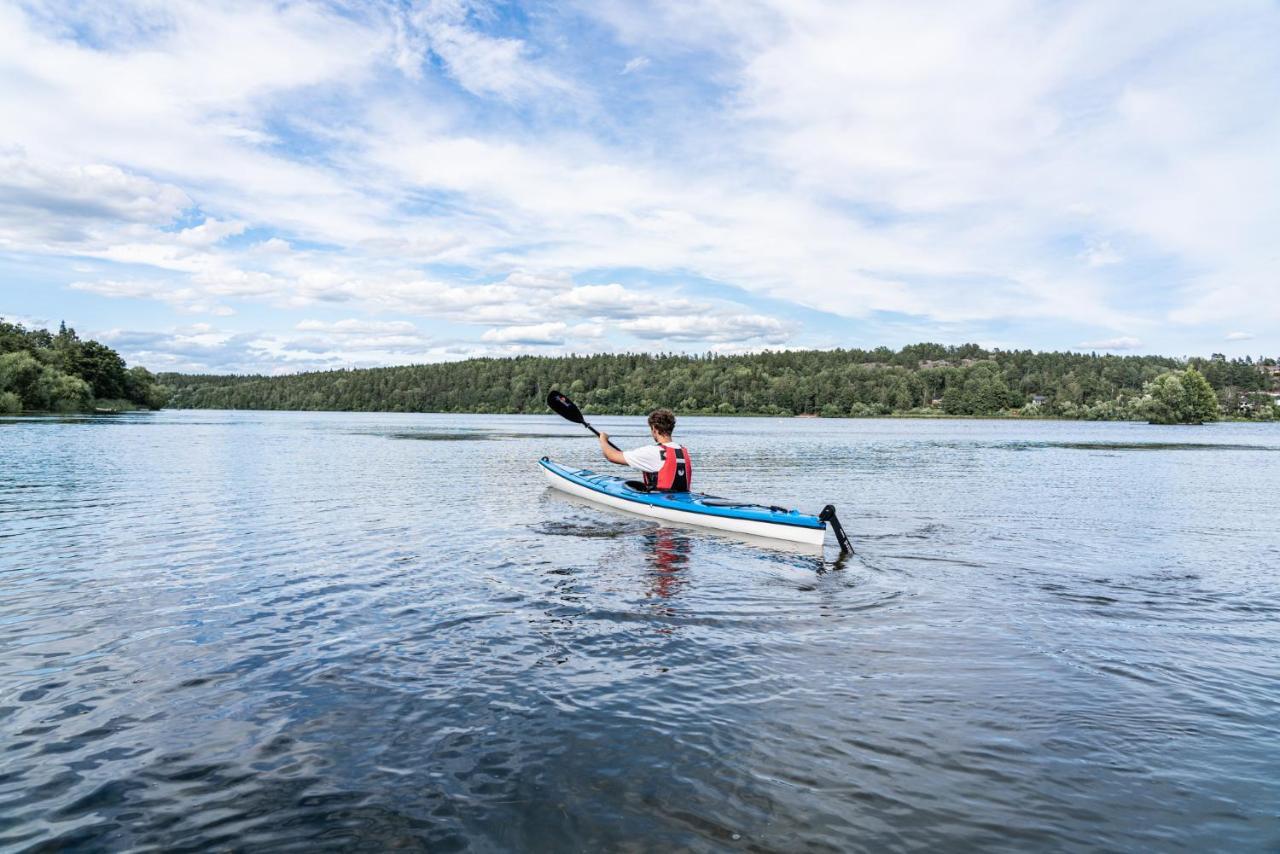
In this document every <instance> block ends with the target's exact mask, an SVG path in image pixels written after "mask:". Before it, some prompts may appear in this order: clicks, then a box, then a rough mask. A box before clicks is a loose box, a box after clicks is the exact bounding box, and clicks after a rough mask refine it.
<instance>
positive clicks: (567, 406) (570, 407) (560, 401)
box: [547, 391, 622, 451]
mask: <svg viewBox="0 0 1280 854" xmlns="http://www.w3.org/2000/svg"><path fill="white" fill-rule="evenodd" d="M547 406H550V407H551V409H552V411H554V412H555V413H556V414H557V415H559V416H560V417H561V418H564V419H567V420H569V421H572V422H573V423H574V424H581V425H582V426H583V427H586V428H587V429H588V430H590V431H591V432H592V433H595V434H596V435H597V436H599V435H600V431H599V430H597V429H596V428H594V427H592V426H591V425H590V424H588V423H587V419H585V418H583V417H582V410H581V409H579V408H578V406H577V404H575V403H574V402H573V401H572V400H570V399H569V398H567V397H565V396H564V395H563V394H561V393H560V392H558V391H550V392H548V393H547ZM609 447H610V448H613V449H614V450H615V451H621V450H622V449H621V448H619V447H618V446H617V445H615V444H613V442H609Z"/></svg>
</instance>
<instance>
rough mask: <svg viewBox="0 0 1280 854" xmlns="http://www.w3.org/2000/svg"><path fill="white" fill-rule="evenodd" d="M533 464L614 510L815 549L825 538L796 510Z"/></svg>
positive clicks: (559, 484)
mask: <svg viewBox="0 0 1280 854" xmlns="http://www.w3.org/2000/svg"><path fill="white" fill-rule="evenodd" d="M538 462H539V464H540V465H541V466H542V471H543V474H545V475H546V478H547V482H548V483H550V484H551V486H553V487H554V488H556V489H558V490H560V491H561V492H565V493H568V494H569V495H574V496H577V497H578V498H582V499H585V500H587V501H590V502H592V503H593V504H599V505H603V506H605V507H611V508H614V509H615V510H623V511H626V512H628V513H635V514H637V515H639V516H647V517H649V518H651V519H661V520H663V521H667V522H677V523H682V524H686V525H698V526H701V527H703V528H714V529H715V530H719V531H730V532H732V533H734V534H745V535H747V536H749V537H763V538H766V539H770V540H785V541H787V542H790V543H800V544H802V545H806V546H818V547H820V546H821V545H822V544H823V540H824V539H825V537H826V533H827V523H826V522H824V521H823V520H822V519H821V518H819V517H817V516H809V515H807V514H804V513H801V512H800V511H798V510H787V509H785V508H782V507H769V506H765V505H762V504H753V503H751V502H748V501H733V500H731V499H727V498H719V497H717V496H714V495H704V494H703V493H700V492H642V491H640V490H637V489H632V488H631V487H630V486H628V485H627V482H626V481H625V480H623V479H622V478H620V477H613V476H611V475H607V474H597V473H596V472H593V471H590V470H588V469H573V468H569V467H568V466H562V465H560V464H559V463H557V462H554V461H552V460H549V459H547V458H546V457H543V458H542V459H541V460H539V461H538Z"/></svg>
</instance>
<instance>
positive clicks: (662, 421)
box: [649, 409, 676, 436]
mask: <svg viewBox="0 0 1280 854" xmlns="http://www.w3.org/2000/svg"><path fill="white" fill-rule="evenodd" d="M649 426H650V427H652V428H653V429H654V430H657V431H658V433H659V434H660V435H662V436H670V435H671V434H672V433H674V432H675V430H676V414H675V413H674V412H672V411H671V410H670V409H655V410H653V412H650V413H649Z"/></svg>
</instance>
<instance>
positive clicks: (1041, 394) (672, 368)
mask: <svg viewBox="0 0 1280 854" xmlns="http://www.w3.org/2000/svg"><path fill="white" fill-rule="evenodd" d="M1275 364H1276V363H1275V360H1274V359H1266V360H1262V361H1258V362H1255V361H1254V360H1253V359H1249V358H1247V359H1230V360H1229V359H1226V358H1225V357H1223V356H1221V355H1215V356H1213V357H1212V358H1209V359H1191V360H1189V361H1188V360H1181V359H1173V358H1165V357H1159V356H1112V355H1097V354H1086V353H1034V352H1031V351H1028V350H1021V351H1002V350H984V349H983V348H981V347H979V346H977V345H975V344H966V345H963V346H944V345H941V344H916V345H912V346H908V347H904V348H902V349H901V350H898V351H896V352H895V351H893V350H890V349H888V348H884V347H881V348H879V349H876V350H822V351H818V350H808V351H803V350H801V351H784V352H763V353H754V354H750V355H735V356H726V355H703V356H688V355H648V354H621V355H598V356H563V357H545V356H521V357H516V358H502V359H470V360H467V361H464V362H452V363H442V364H431V365H411V366H405V367H394V368H368V369H358V370H336V371H322V372H313V373H302V374H293V375H288V376H274V377H264V376H217V375H184V374H162V375H161V376H160V379H161V381H162V382H163V383H164V384H165V385H166V386H167V387H169V388H170V389H171V390H172V400H171V405H172V406H175V407H180V408H200V409H307V410H352V411H392V412H476V413H529V412H532V413H540V412H546V411H547V408H546V404H545V402H544V401H545V397H546V393H547V391H548V390H549V389H552V388H558V389H560V390H561V391H563V392H565V393H566V394H568V395H569V396H570V397H572V398H573V400H574V401H575V402H577V403H578V404H579V405H580V406H581V407H582V409H583V410H584V411H585V412H587V413H596V414H604V413H613V414H624V415H639V414H643V413H646V412H648V411H650V410H652V409H654V408H656V407H659V406H667V407H670V408H672V409H674V410H676V412H678V413H681V414H708V415H821V416H826V417H849V416H874V415H894V414H898V415H901V414H915V415H930V414H935V415H936V414H946V415H1000V414H1008V415H1014V414H1021V415H1040V416H1054V417H1061V418H1076V419H1098V420H1102V419H1106V420H1116V419H1135V418H1140V419H1143V420H1188V418H1191V417H1194V420H1211V417H1216V416H1217V415H1227V416H1231V417H1253V418H1276V417H1277V416H1280V409H1278V408H1277V406H1276V404H1275V401H1274V399H1273V397H1272V396H1271V395H1269V394H1268V392H1270V391H1271V390H1272V388H1273V386H1274V385H1275V384H1276V382H1277V379H1280V377H1278V376H1277V373H1276V368H1275ZM1188 369H1193V370H1188ZM1170 375H1172V376H1173V380H1169V379H1168V377H1169V376H1170ZM1193 375H1194V376H1193ZM1200 375H1203V378H1204V379H1206V380H1207V381H1208V383H1207V386H1208V387H1211V389H1212V394H1209V388H1208V387H1206V388H1204V389H1200V388H1198V387H1197V388H1195V389H1193V388H1192V385H1195V384H1197V383H1199V377H1200ZM1162 378H1165V379H1162ZM1188 378H1190V380H1194V382H1191V381H1190V380H1188ZM1157 381H1160V382H1157ZM1183 385H1186V389H1187V390H1186V395H1187V399H1188V400H1189V401H1190V400H1191V399H1192V398H1193V397H1194V396H1195V394H1200V399H1199V404H1198V405H1199V409H1195V411H1196V412H1199V413H1201V414H1200V415H1196V416H1182V417H1179V416H1177V415H1176V414H1175V415H1170V414H1168V413H1163V414H1161V413H1155V414H1153V410H1152V406H1153V404H1154V403H1157V402H1158V398H1160V396H1161V395H1165V396H1166V397H1168V395H1170V394H1175V392H1174V391H1171V389H1173V387H1174V386H1177V388H1178V389H1181V388H1182V386H1183ZM1201 392H1203V394H1202V393H1201ZM1176 393H1181V392H1180V391H1178V392H1176ZM1206 395H1208V400H1209V401H1210V408H1211V404H1212V400H1213V396H1215V395H1216V398H1217V404H1218V411H1217V412H1216V413H1213V414H1212V415H1211V414H1210V413H1208V412H1207V410H1206V409H1205V405H1204V399H1205V396H1206ZM1171 405H1172V406H1174V409H1176V408H1177V406H1176V405H1173V404H1171ZM1188 406H1190V404H1188Z"/></svg>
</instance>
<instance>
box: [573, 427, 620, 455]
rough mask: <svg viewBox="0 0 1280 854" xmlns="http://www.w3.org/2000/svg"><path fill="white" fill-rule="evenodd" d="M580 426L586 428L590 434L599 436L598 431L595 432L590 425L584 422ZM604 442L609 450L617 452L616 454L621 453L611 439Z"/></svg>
mask: <svg viewBox="0 0 1280 854" xmlns="http://www.w3.org/2000/svg"><path fill="white" fill-rule="evenodd" d="M582 426H583V427H586V428H587V429H588V430H590V431H591V432H592V433H595V434H596V435H597V436H599V435H600V431H599V430H597V429H596V428H594V427H592V426H591V425H590V424H588V423H587V422H586V421H585V420H584V421H583V422H582ZM605 442H606V443H607V444H608V445H609V447H610V448H613V449H614V450H615V451H617V452H618V453H622V449H621V448H619V447H618V446H617V445H615V444H613V440H612V439H605Z"/></svg>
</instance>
